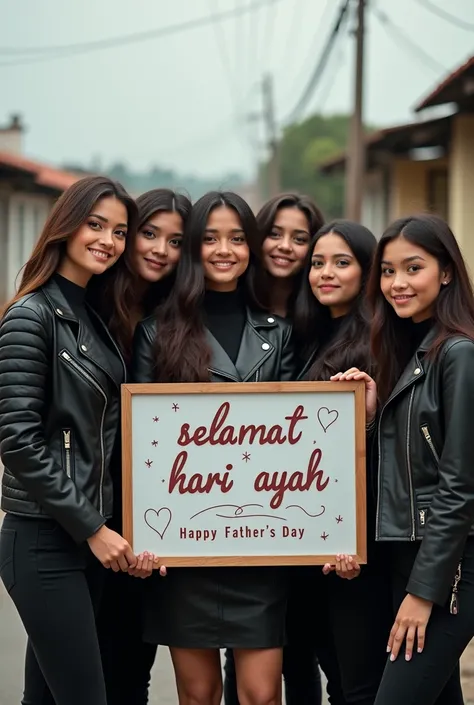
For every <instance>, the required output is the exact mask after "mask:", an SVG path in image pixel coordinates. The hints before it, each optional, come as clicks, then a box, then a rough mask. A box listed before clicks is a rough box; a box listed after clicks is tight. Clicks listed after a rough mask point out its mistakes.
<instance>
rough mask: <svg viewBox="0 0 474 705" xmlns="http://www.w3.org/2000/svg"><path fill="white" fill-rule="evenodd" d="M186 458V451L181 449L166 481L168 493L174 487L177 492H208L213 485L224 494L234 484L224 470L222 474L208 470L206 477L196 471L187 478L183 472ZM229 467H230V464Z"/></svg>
mask: <svg viewBox="0 0 474 705" xmlns="http://www.w3.org/2000/svg"><path fill="white" fill-rule="evenodd" d="M187 460H188V452H187V451H186V450H182V451H181V452H180V453H178V455H177V456H176V459H175V461H174V463H173V467H172V468H171V473H170V479H169V482H168V492H169V493H170V494H171V493H172V492H173V491H174V489H176V488H177V489H178V492H179V494H196V493H198V494H209V493H210V491H211V490H212V489H213V487H214V486H217V487H219V488H220V491H221V492H222V493H224V494H225V493H227V492H229V491H230V490H231V489H232V487H233V486H234V481H233V480H231V479H230V474H229V472H225V473H224V474H223V475H222V476H221V474H220V473H218V472H215V473H211V472H210V473H208V475H207V477H205V476H203V475H201V473H199V472H196V473H194V474H193V475H191V477H190V478H189V480H188V478H187V476H186V473H185V472H184V468H185V465H186V462H187ZM229 467H230V468H231V466H229Z"/></svg>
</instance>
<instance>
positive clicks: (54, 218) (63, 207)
mask: <svg viewBox="0 0 474 705" xmlns="http://www.w3.org/2000/svg"><path fill="white" fill-rule="evenodd" d="M110 196H111V197H114V198H116V199H117V200H118V201H120V202H121V203H123V205H124V206H125V208H126V209H127V216H128V224H127V225H128V228H127V233H128V234H127V237H129V236H133V234H134V233H135V231H136V227H137V207H136V205H135V202H134V200H133V198H132V197H131V196H129V195H128V193H127V192H126V191H125V189H124V188H123V186H121V184H119V183H118V182H117V181H112V179H108V178H106V177H105V176H86V177H85V178H83V179H79V180H78V181H76V183H75V184H73V185H72V186H70V187H69V188H68V189H67V190H66V191H64V193H63V194H62V195H61V196H60V197H59V198H58V200H57V201H56V203H55V205H54V206H53V209H52V211H51V213H50V214H49V216H48V218H47V220H46V223H45V224H44V227H43V231H42V233H41V235H40V236H39V238H38V240H37V242H36V245H35V247H34V249H33V252H32V254H31V256H30V258H29V260H28V262H27V263H26V264H25V266H24V267H23V275H22V277H21V282H20V286H19V289H18V292H17V294H15V296H14V297H13V298H12V299H11V300H10V301H9V302H8V303H7V304H6V306H5V307H4V309H3V311H6V310H7V309H8V308H9V307H10V306H11V305H12V304H14V303H15V302H16V301H18V300H19V299H21V298H22V297H23V296H26V294H30V293H31V292H32V291H36V289H39V288H40V287H41V286H43V285H44V284H46V282H47V281H48V280H49V279H50V278H51V277H52V276H53V274H54V273H55V271H56V270H57V269H58V267H59V264H60V262H61V259H62V258H63V256H64V254H65V251H66V241H67V240H68V239H69V238H70V237H72V236H73V235H75V234H76V232H77V231H78V230H79V228H80V227H81V225H83V224H84V223H85V222H86V220H87V218H88V216H89V214H90V213H91V211H92V209H93V206H94V204H95V203H97V201H100V200H101V199H102V198H107V197H110ZM119 261H120V260H119Z"/></svg>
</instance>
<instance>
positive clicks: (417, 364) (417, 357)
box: [386, 326, 437, 404]
mask: <svg viewBox="0 0 474 705" xmlns="http://www.w3.org/2000/svg"><path fill="white" fill-rule="evenodd" d="M436 334H437V329H436V326H433V327H432V328H431V329H430V330H429V331H428V333H427V334H426V335H425V337H424V338H423V340H422V341H421V343H420V345H419V346H418V348H417V350H416V352H415V354H414V355H413V357H412V358H411V359H410V361H409V362H408V364H407V366H406V367H405V369H404V370H403V372H402V374H401V376H400V378H399V380H398V382H397V384H396V385H395V387H394V388H393V390H392V393H391V394H390V396H389V398H388V399H387V402H386V404H388V403H389V402H390V401H391V400H392V399H393V398H394V397H396V396H398V394H400V392H402V391H403V390H404V389H407V387H410V386H411V385H412V384H414V383H415V382H418V380H420V379H423V377H424V375H425V369H424V357H425V354H426V352H427V351H428V350H429V349H430V348H431V346H432V344H433V342H434V340H435V338H436Z"/></svg>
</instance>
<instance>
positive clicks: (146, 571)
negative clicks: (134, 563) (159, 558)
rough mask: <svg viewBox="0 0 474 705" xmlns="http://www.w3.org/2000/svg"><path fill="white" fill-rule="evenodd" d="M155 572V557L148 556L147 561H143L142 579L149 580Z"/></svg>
mask: <svg viewBox="0 0 474 705" xmlns="http://www.w3.org/2000/svg"><path fill="white" fill-rule="evenodd" d="M152 570H153V556H148V558H147V559H146V560H144V561H143V568H142V578H148V576H149V575H151V572H152Z"/></svg>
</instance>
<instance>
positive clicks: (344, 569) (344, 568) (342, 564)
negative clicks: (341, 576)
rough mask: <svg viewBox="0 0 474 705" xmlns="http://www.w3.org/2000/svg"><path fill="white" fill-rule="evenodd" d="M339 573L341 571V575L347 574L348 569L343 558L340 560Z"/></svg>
mask: <svg viewBox="0 0 474 705" xmlns="http://www.w3.org/2000/svg"><path fill="white" fill-rule="evenodd" d="M341 571H342V572H343V573H347V571H348V569H347V563H346V560H345V558H342V559H341Z"/></svg>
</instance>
